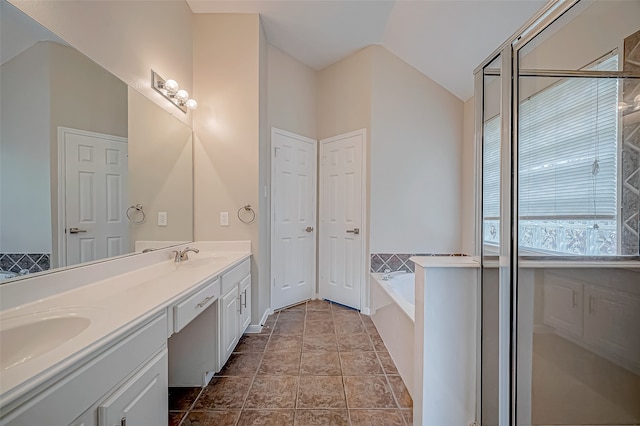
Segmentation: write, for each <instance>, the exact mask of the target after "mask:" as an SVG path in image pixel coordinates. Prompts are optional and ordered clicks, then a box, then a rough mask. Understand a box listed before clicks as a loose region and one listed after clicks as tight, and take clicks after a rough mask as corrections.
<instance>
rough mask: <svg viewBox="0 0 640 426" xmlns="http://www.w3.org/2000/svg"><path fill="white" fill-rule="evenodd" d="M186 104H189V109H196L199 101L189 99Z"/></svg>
mask: <svg viewBox="0 0 640 426" xmlns="http://www.w3.org/2000/svg"><path fill="white" fill-rule="evenodd" d="M185 105H186V106H187V108H189V109H196V108H198V102H196V100H195V99H189V100H188V101H187V102H186V103H185Z"/></svg>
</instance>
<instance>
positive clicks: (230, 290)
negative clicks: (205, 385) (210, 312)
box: [219, 259, 251, 368]
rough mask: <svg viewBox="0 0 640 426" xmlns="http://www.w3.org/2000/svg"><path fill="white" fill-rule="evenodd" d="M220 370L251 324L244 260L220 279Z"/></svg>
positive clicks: (248, 268) (247, 267)
mask: <svg viewBox="0 0 640 426" xmlns="http://www.w3.org/2000/svg"><path fill="white" fill-rule="evenodd" d="M220 281H221V286H222V297H221V298H220V323H219V330H220V355H219V359H220V368H222V366H223V365H224V364H225V363H226V362H227V360H228V359H229V356H231V353H232V352H233V349H234V348H235V347H236V345H237V344H238V341H239V340H240V336H242V333H244V331H245V330H246V328H247V326H248V325H249V323H250V322H251V266H250V263H249V260H248V259H247V260H245V261H244V262H242V263H241V264H239V265H238V266H236V267H235V268H233V269H232V270H230V271H229V272H227V273H225V274H223V275H222V278H221V280H220Z"/></svg>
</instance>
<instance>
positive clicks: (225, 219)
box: [220, 212, 229, 226]
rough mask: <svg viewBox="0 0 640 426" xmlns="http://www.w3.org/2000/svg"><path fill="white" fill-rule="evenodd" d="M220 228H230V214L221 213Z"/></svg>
mask: <svg viewBox="0 0 640 426" xmlns="http://www.w3.org/2000/svg"><path fill="white" fill-rule="evenodd" d="M220 226H229V212H220Z"/></svg>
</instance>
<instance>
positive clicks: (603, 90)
mask: <svg viewBox="0 0 640 426" xmlns="http://www.w3.org/2000/svg"><path fill="white" fill-rule="evenodd" d="M594 68H596V67H594ZM596 69H599V70H616V69H617V55H614V56H612V57H610V58H608V59H606V60H605V61H603V62H601V63H600V64H598V65H597V68H596ZM617 104H618V83H617V80H616V79H597V78H569V79H564V80H562V81H560V82H558V83H555V84H553V85H552V86H550V87H548V88H546V89H544V90H542V91H540V92H538V93H536V94H535V95H533V96H531V97H530V98H529V99H527V100H525V101H523V102H522V103H521V104H520V108H519V120H520V121H519V139H518V145H519V152H518V155H519V159H518V160H519V164H518V169H519V188H518V190H519V215H520V217H521V218H531V219H535V218H556V219H562V218H580V217H599V218H615V217H616V211H617V207H616V206H617V200H616V195H617V191H616V175H617V172H616V162H617V127H618V126H617V116H618V109H617ZM496 121H499V120H496ZM488 125H489V122H487V123H485V130H486V131H488V130H489V129H488ZM491 138H492V137H491V136H489V135H485V144H487V143H492V142H490V141H491V140H492V139H491ZM498 140H499V129H498ZM498 148H499V147H498ZM498 152H499V149H498ZM498 166H499V164H498ZM594 169H598V171H597V174H594ZM491 176H492V175H491ZM498 176H499V175H498ZM489 178H490V176H487V179H489ZM491 179H494V178H493V177H491ZM487 183H488V184H491V182H487ZM491 202H493V200H491ZM490 205H491V209H492V210H491V212H492V213H493V209H494V208H495V207H494V206H493V204H490ZM485 211H487V212H488V210H486V209H485Z"/></svg>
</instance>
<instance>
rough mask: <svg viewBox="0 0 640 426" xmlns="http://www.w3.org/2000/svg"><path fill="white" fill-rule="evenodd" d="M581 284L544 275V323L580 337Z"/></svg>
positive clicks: (551, 275)
mask: <svg viewBox="0 0 640 426" xmlns="http://www.w3.org/2000/svg"><path fill="white" fill-rule="evenodd" d="M582 293H583V290H582V283H580V282H577V281H572V280H569V279H565V278H562V277H559V276H556V275H553V274H545V282H544V323H545V324H547V325H550V326H551V327H553V328H556V329H558V330H562V331H565V332H568V333H571V334H573V335H575V336H578V337H582V306H583V297H582Z"/></svg>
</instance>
